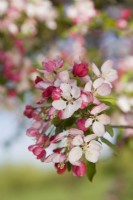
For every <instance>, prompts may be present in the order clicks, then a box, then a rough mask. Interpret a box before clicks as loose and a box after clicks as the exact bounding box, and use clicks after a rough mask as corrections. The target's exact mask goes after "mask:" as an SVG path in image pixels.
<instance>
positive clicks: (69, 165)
mask: <svg viewBox="0 0 133 200" xmlns="http://www.w3.org/2000/svg"><path fill="white" fill-rule="evenodd" d="M66 166H67V170H68V171H69V172H70V171H71V168H72V165H71V164H70V163H69V162H67V164H66Z"/></svg>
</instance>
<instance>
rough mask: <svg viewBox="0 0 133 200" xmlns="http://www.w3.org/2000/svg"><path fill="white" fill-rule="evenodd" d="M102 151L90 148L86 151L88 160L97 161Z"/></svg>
mask: <svg viewBox="0 0 133 200" xmlns="http://www.w3.org/2000/svg"><path fill="white" fill-rule="evenodd" d="M99 155H100V153H99V152H98V151H96V150H92V149H89V148H88V150H87V151H86V152H85V158H86V160H88V161H90V162H92V163H96V162H97V161H98V159H99Z"/></svg>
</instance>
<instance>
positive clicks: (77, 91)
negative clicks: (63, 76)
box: [71, 86, 81, 99]
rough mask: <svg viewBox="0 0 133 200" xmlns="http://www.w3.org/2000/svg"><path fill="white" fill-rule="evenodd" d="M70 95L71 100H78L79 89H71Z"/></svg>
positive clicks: (75, 87)
mask: <svg viewBox="0 0 133 200" xmlns="http://www.w3.org/2000/svg"><path fill="white" fill-rule="evenodd" d="M71 94H72V97H73V98H75V99H77V98H79V97H80V94H81V90H80V88H79V87H77V86H73V87H72V89H71Z"/></svg>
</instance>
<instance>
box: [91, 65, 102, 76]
mask: <svg viewBox="0 0 133 200" xmlns="http://www.w3.org/2000/svg"><path fill="white" fill-rule="evenodd" d="M92 71H93V73H94V74H95V75H96V76H97V77H99V76H100V75H101V73H100V70H99V69H98V67H97V66H96V65H95V64H94V63H93V64H92Z"/></svg>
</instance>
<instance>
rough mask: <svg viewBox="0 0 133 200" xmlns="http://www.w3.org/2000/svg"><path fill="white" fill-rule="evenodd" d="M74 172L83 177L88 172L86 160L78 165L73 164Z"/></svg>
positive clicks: (75, 174)
mask: <svg viewBox="0 0 133 200" xmlns="http://www.w3.org/2000/svg"><path fill="white" fill-rule="evenodd" d="M72 173H73V175H74V176H78V177H81V176H83V175H84V174H85V173H86V165H85V163H84V162H80V164H79V165H78V166H76V165H73V166H72Z"/></svg>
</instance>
